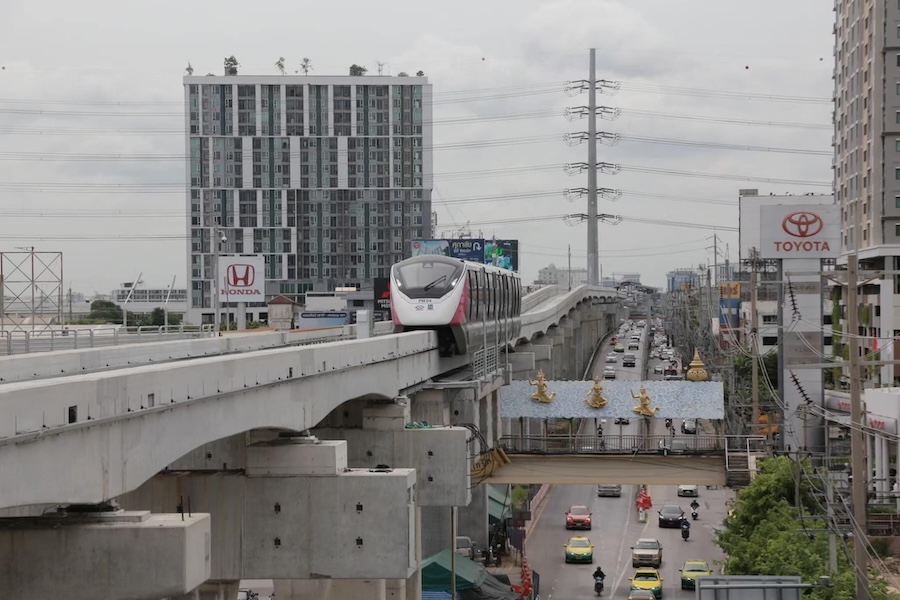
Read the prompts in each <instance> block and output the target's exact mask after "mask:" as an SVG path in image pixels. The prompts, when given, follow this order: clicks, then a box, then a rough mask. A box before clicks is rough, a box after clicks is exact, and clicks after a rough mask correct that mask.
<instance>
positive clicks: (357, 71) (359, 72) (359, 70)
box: [350, 64, 369, 77]
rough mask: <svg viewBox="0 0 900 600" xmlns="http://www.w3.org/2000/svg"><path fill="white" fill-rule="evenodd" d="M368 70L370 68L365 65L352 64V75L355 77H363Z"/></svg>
mask: <svg viewBox="0 0 900 600" xmlns="http://www.w3.org/2000/svg"><path fill="white" fill-rule="evenodd" d="M368 72H369V70H368V69H367V68H365V67H361V66H359V65H357V64H352V65H350V75H352V76H353V77H362V76H363V75H365V74H366V73H368Z"/></svg>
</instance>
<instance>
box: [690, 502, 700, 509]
mask: <svg viewBox="0 0 900 600" xmlns="http://www.w3.org/2000/svg"><path fill="white" fill-rule="evenodd" d="M698 508H700V503H699V502H697V501H696V500H694V501H693V502H691V510H697V509H698Z"/></svg>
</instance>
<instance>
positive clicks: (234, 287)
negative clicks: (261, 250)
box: [219, 254, 266, 304]
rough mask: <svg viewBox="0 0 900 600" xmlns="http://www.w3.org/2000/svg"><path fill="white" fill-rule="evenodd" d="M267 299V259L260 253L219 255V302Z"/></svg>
mask: <svg viewBox="0 0 900 600" xmlns="http://www.w3.org/2000/svg"><path fill="white" fill-rule="evenodd" d="M265 301H266V259H265V258H264V257H263V256H261V255H259V254H251V255H249V256H220V257H219V302H220V303H226V302H227V303H230V304H235V303H238V302H265Z"/></svg>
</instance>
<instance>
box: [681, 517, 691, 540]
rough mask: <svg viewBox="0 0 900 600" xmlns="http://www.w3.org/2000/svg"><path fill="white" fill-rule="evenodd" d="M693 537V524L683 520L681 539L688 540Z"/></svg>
mask: <svg viewBox="0 0 900 600" xmlns="http://www.w3.org/2000/svg"><path fill="white" fill-rule="evenodd" d="M690 535H691V522H690V521H688V520H687V519H682V520H681V537H683V538H684V539H688V538H689V537H690Z"/></svg>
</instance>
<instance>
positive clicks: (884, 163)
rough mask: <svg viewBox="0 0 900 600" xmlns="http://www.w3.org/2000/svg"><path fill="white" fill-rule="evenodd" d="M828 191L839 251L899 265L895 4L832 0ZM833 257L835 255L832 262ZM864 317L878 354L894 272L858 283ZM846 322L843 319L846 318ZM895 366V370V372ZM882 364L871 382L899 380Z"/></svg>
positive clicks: (886, 343) (895, 321)
mask: <svg viewBox="0 0 900 600" xmlns="http://www.w3.org/2000/svg"><path fill="white" fill-rule="evenodd" d="M834 11H835V15H836V19H835V25H834V34H835V47H834V58H835V67H834V73H833V77H834V86H835V87H834V162H833V167H834V193H835V201H836V203H837V204H839V205H840V207H841V220H842V242H843V251H844V253H845V255H846V253H847V252H848V251H850V250H854V249H858V250H859V259H860V262H859V265H860V269H886V270H893V271H896V270H900V4H898V3H897V1H896V0H835V3H834ZM839 262H840V261H839ZM859 300H860V304H863V305H868V307H869V310H868V311H863V312H864V313H866V312H867V315H868V318H866V319H865V321H866V322H865V323H863V322H861V323H860V333H861V334H862V335H865V336H867V337H869V338H870V339H871V340H872V343H871V344H864V345H868V346H870V347H869V348H867V351H871V350H872V349H877V350H878V351H880V352H881V354H882V357H881V358H882V359H887V358H893V356H894V355H895V352H894V343H893V341H891V340H892V338H893V339H896V338H897V337H900V276H898V275H893V274H888V275H885V276H884V277H883V278H881V279H877V280H875V281H872V282H869V283H867V284H866V285H865V286H863V287H862V288H861V290H860V298H859ZM845 324H846V323H845ZM895 371H896V372H895ZM898 376H900V369H898V370H895V369H894V365H893V364H889V365H885V366H883V367H882V368H881V369H880V373H878V374H877V375H876V377H875V380H876V382H880V383H882V384H892V383H896V382H900V378H898Z"/></svg>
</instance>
